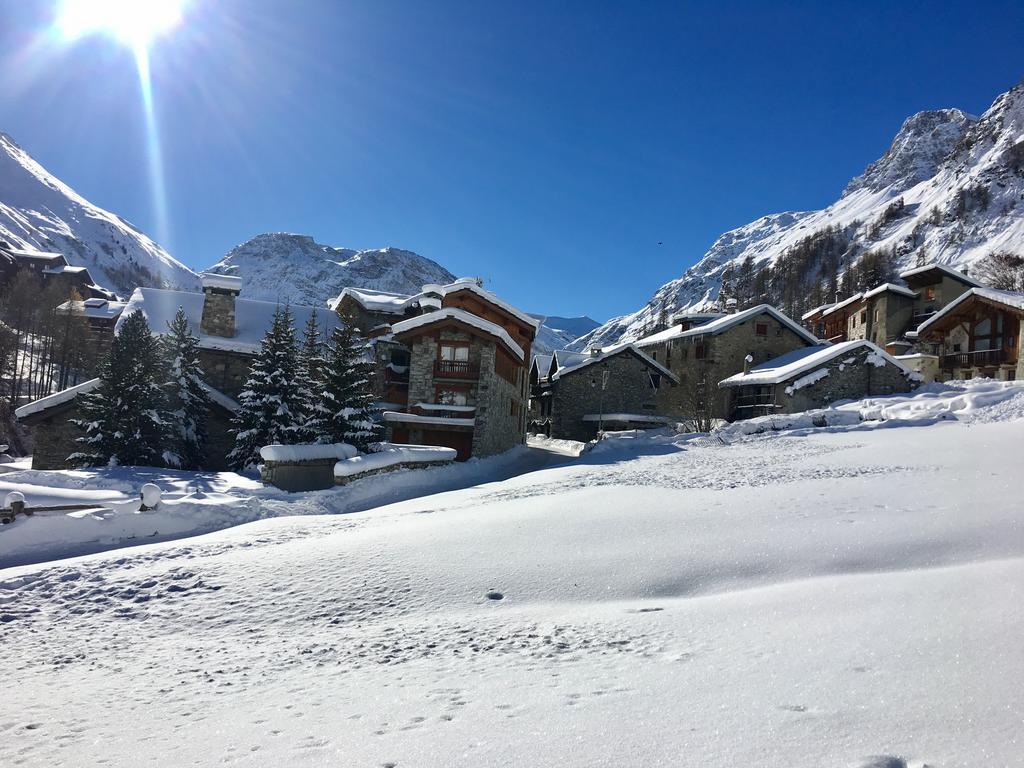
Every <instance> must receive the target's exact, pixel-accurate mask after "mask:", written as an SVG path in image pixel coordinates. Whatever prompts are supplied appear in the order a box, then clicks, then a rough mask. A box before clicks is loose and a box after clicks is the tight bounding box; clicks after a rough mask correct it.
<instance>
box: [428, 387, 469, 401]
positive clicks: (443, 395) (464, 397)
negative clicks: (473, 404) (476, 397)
mask: <svg viewBox="0 0 1024 768" xmlns="http://www.w3.org/2000/svg"><path fill="white" fill-rule="evenodd" d="M436 399H437V404H438V405H469V393H468V392H467V391H466V390H464V389H452V388H450V387H441V388H439V389H438V390H437V398H436Z"/></svg>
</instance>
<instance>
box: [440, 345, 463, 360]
mask: <svg viewBox="0 0 1024 768" xmlns="http://www.w3.org/2000/svg"><path fill="white" fill-rule="evenodd" d="M441 359H442V360H453V361H455V360H457V361H459V362H463V363H464V362H468V361H469V347H468V346H466V345H465V344H442V345H441Z"/></svg>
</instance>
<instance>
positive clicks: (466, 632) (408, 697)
mask: <svg viewBox="0 0 1024 768" xmlns="http://www.w3.org/2000/svg"><path fill="white" fill-rule="evenodd" d="M994 384H996V383H995V382H992V383H990V385H994ZM986 386H989V385H984V386H983V385H982V384H979V383H968V384H967V385H965V386H964V387H962V394H965V393H967V394H974V395H977V396H979V397H980V396H981V395H982V394H983V393H982V390H983V389H984V388H985V387H986ZM1001 389H1007V388H1006V387H1002V388H1001ZM992 391H994V390H992ZM1018 391H1019V390H1018ZM1004 394H1005V393H1004ZM905 399H906V400H907V401H908V402H909V401H910V400H912V399H913V398H905ZM975 399H977V398H975ZM1003 402H1004V403H1005V402H1008V401H1007V400H1004V401H1003ZM983 410H985V408H981V410H980V411H978V413H979V414H980V412H981V411H983ZM1004 416H1005V414H1004ZM884 426H891V424H887V423H878V424H875V425H871V424H868V423H861V424H859V425H850V426H847V427H837V428H831V429H821V430H817V431H811V430H799V429H798V430H790V431H785V432H780V433H774V432H772V433H768V434H763V435H752V436H745V437H741V438H740V439H737V440H735V441H733V442H731V443H730V444H723V443H722V442H720V441H717V440H714V439H710V438H706V437H694V438H691V439H685V438H681V437H678V436H670V435H661V436H657V437H655V438H651V439H640V438H636V439H634V440H632V441H627V440H608V441H602V443H603V445H599V447H601V448H603V450H602V451H598V450H597V449H595V450H593V451H590V452H588V453H587V454H585V455H584V457H582V458H581V459H579V460H576V461H572V462H569V463H563V464H560V465H556V466H552V467H549V468H547V469H543V470H540V471H537V472H533V473H530V474H526V475H522V476H519V477H515V478H512V479H508V480H504V481H501V482H491V483H486V484H483V485H479V486H475V487H466V488H464V489H463V490H458V491H454V492H449V493H444V494H439V495H435V496H429V497H422V498H417V499H415V500H411V501H406V502H402V503H397V504H393V505H390V506H386V507H379V508H376V509H373V510H371V511H367V512H363V513H357V514H351V515H341V516H338V515H331V516H315V517H292V518H278V519H268V520H261V521H257V522H254V523H251V524H248V525H244V526H239V527H236V528H233V529H231V530H229V531H222V532H219V533H214V534H210V535H207V536H203V537H200V538H193V539H190V540H188V541H180V542H173V543H159V544H151V545H145V546H140V547H136V548H133V549H126V550H121V551H119V552H115V553H106V554H100V555H91V556H87V557H82V558H78V559H74V560H66V561H62V562H54V563H49V564H42V565H35V566H25V567H19V568H11V569H7V570H5V571H3V572H0V619H2V622H0V638H2V639H4V640H6V641H7V643H6V647H7V648H9V649H11V652H9V653H6V654H3V655H2V657H0V675H2V679H3V680H4V681H5V683H6V686H5V700H4V708H3V714H0V723H2V725H3V729H4V730H3V733H4V738H3V739H2V740H0V764H4V765H14V764H18V765H27V766H43V765H45V766H60V765H67V766H79V765H95V764H98V763H101V762H102V763H104V764H106V765H112V766H136V765H156V766H181V765H211V764H216V763H221V762H231V763H234V764H239V765H252V766H279V765H354V766H355V765H368V766H383V765H391V766H417V768H433V767H435V766H436V767H441V766H452V765H475V766H481V765H486V766H524V767H526V766H529V767H531V768H532V767H533V766H607V767H609V768H610V767H612V766H616V767H618V766H638V767H639V766H682V767H683V768H685V767H686V766H706V765H709V764H713V765H728V766H778V767H779V768H783V767H784V768H822V766H857V768H866V766H875V767H876V768H877V767H878V766H886V767H895V766H901V767H902V766H904V765H906V766H911V767H912V768H922V767H923V766H924V765H926V764H927V765H929V766H936V768H968V767H973V766H978V765H979V764H984V765H993V766H994V765H999V766H1015V765H1019V764H1020V755H1021V749H1020V746H1021V745H1020V735H1019V734H1020V724H1021V720H1022V717H1024V702H1022V700H1021V697H1020V680H1021V679H1024V656H1022V655H1021V653H1020V648H1019V637H1020V632H1021V629H1022V619H1024V608H1022V605H1024V526H1022V525H1021V515H1022V511H1021V507H1020V503H1019V499H1020V483H1019V446H1020V444H1021V440H1022V439H1024V422H1022V421H1020V420H1015V421H1005V420H1000V421H997V422H994V423H981V422H973V423H971V424H964V423H956V422H950V423H939V424H935V425H932V426H928V427H924V428H917V429H915V428H899V429H888V428H878V427H884ZM449 469H460V467H455V466H453V467H445V468H441V469H437V470H428V471H413V472H407V473H397V474H396V475H394V476H384V477H399V476H401V475H403V474H405V475H421V476H429V475H431V474H434V473H441V472H444V471H446V470H449ZM364 482H366V481H358V482H357V483H354V484H353V486H352V487H356V486H359V485H360V483H364ZM309 497H310V498H316V499H320V500H327V499H330V498H332V497H331V495H330V492H319V493H318V494H310V495H309ZM979 502H983V503H979ZM300 503H301V502H300ZM32 522H35V521H33V520H28V521H27V523H28V524H31V523H32ZM15 525H22V523H16V524H15ZM5 535H6V532H4V531H0V537H3V536H5ZM15 649H16V650H15Z"/></svg>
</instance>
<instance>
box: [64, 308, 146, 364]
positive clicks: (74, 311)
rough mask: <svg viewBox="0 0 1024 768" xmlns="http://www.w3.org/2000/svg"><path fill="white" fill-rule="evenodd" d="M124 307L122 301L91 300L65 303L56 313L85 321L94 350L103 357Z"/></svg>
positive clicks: (108, 347)
mask: <svg viewBox="0 0 1024 768" xmlns="http://www.w3.org/2000/svg"><path fill="white" fill-rule="evenodd" d="M126 306H128V305H127V303H126V302H123V301H110V300H108V299H99V298H92V299H84V300H81V301H77V300H75V301H65V302H64V303H63V304H61V305H59V306H58V307H57V310H56V311H57V314H58V315H63V316H66V317H73V318H79V319H81V320H83V321H85V323H86V325H87V326H88V328H89V335H90V336H91V337H92V341H93V345H94V349H95V350H96V352H97V354H98V355H99V356H100V357H105V356H106V354H107V353H108V352H109V351H110V342H111V341H113V339H114V328H115V327H116V325H117V321H118V320H119V319H120V317H121V313H122V312H124V308H125V307H126Z"/></svg>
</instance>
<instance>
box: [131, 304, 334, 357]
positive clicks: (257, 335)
mask: <svg viewBox="0 0 1024 768" xmlns="http://www.w3.org/2000/svg"><path fill="white" fill-rule="evenodd" d="M204 300H205V296H204V295H203V294H201V293H192V292H188V291H168V290H164V289H163V288H136V289H135V292H134V293H132V295H131V298H130V299H128V305H127V306H126V307H125V308H124V311H123V312H122V313H121V317H120V318H118V321H117V325H116V326H115V328H114V332H115V333H117V332H119V331H120V329H121V324H122V323H123V322H124V321H125V318H127V317H128V316H129V315H130V314H132V313H133V312H135V311H136V310H141V311H142V313H143V314H144V315H145V316H146V319H147V320H148V321H149V327H150V329H151V330H152V331H153V332H154V333H159V334H164V333H167V324H168V323H169V322H170V321H171V320H173V319H174V315H175V314H176V313H177V311H178V307H181V308H182V309H184V310H185V315H186V316H187V317H188V325H189V328H190V329H191V331H192V333H194V334H195V335H196V336H197V337H198V338H199V346H200V347H202V348H203V349H217V350H223V351H227V352H241V353H243V354H255V353H256V352H258V351H259V348H260V341H261V340H262V339H263V335H264V334H265V333H266V332H267V329H268V328H270V324H271V322H272V321H273V319H274V312H275V311H276V310H277V308H278V307H280V306H281V305H280V304H277V303H275V302H271V301H256V300H254V299H245V298H242V297H239V298H236V299H235V335H234V336H232V337H230V338H228V337H225V336H213V335H210V334H206V333H203V332H202V331H201V329H200V327H199V325H200V322H201V321H202V318H203V301H204ZM289 309H290V310H291V313H292V317H293V318H294V320H295V327H296V328H297V329H299V330H300V331H301V330H302V328H303V326H304V325H305V324H306V322H307V321H308V320H309V316H310V315H312V314H313V312H316V314H317V322H318V323H319V325H320V332H321V333H322V334H323V335H324V336H325V337H326V336H328V335H329V334H330V332H331V331H332V330H333V329H334V328H336V327H338V326H339V325H340V324H341V320H340V319H339V318H338V316H337V314H335V313H334V312H329V311H327V310H325V309H323V307H304V306H299V305H295V304H292V305H290V306H289Z"/></svg>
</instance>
